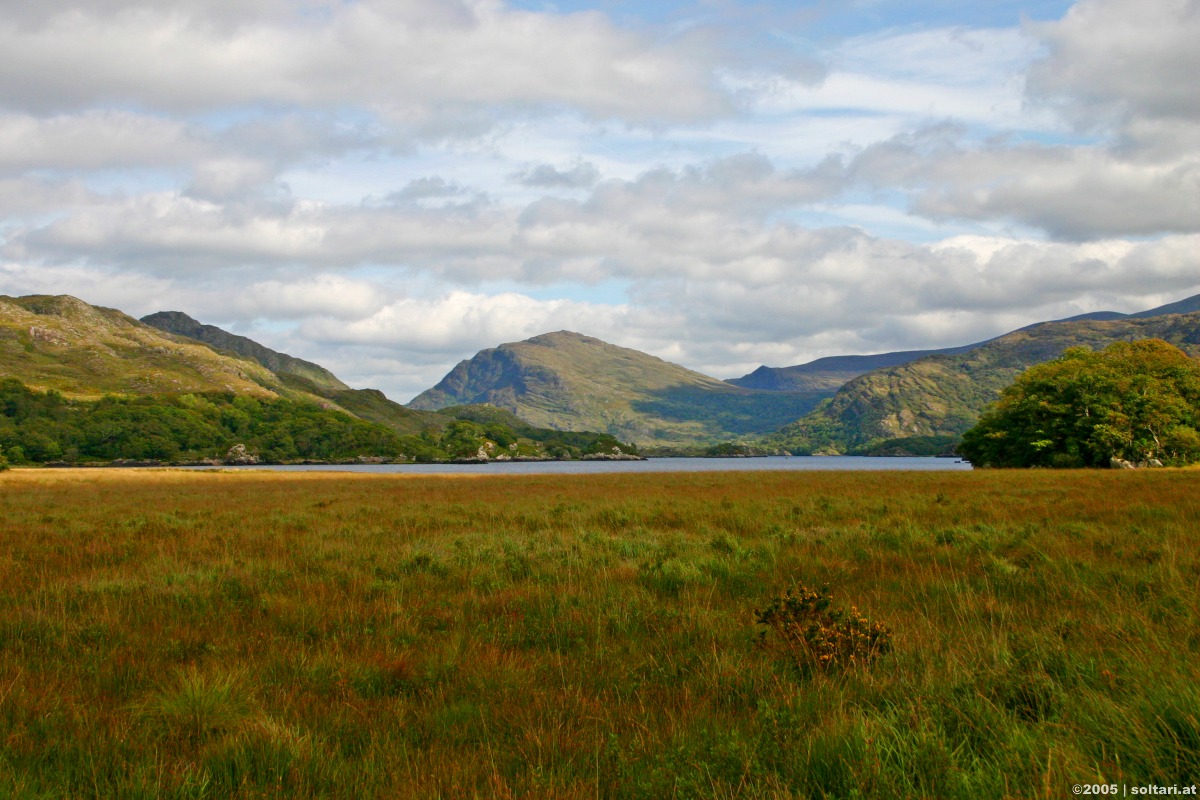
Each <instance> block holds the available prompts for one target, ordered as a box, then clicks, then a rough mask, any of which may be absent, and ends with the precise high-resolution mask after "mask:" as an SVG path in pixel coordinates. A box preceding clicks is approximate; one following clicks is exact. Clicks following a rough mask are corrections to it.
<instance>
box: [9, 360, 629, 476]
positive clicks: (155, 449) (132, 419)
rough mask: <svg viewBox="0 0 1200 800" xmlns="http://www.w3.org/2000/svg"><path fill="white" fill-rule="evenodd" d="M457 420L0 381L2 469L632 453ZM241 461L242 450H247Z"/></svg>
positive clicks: (565, 435) (582, 439)
mask: <svg viewBox="0 0 1200 800" xmlns="http://www.w3.org/2000/svg"><path fill="white" fill-rule="evenodd" d="M517 428H518V429H517V430H514V427H513V426H512V425H509V424H506V423H504V422H500V421H494V420H488V419H486V418H485V419H483V420H482V421H475V420H472V419H457V418H448V419H447V422H446V424H445V426H444V427H442V428H441V429H440V430H432V429H431V430H427V431H425V432H422V433H420V434H416V435H403V434H400V433H398V432H397V431H395V430H392V429H391V428H389V427H387V426H386V425H382V424H379V423H375V422H367V421H364V420H361V419H358V418H355V417H352V416H350V415H349V414H346V413H343V412H340V411H337V410H333V409H327V408H322V407H321V406H318V405H315V404H311V403H304V402H296V401H291V400H285V399H276V398H256V397H248V396H245V395H235V394H232V393H206V394H180V395H142V396H137V397H116V396H109V397H104V398H102V399H100V400H93V401H83V400H72V399H69V398H66V397H64V396H63V395H61V394H59V393H58V392H54V391H46V392H42V391H37V390H35V389H31V388H29V387H27V386H25V385H24V384H22V383H21V382H19V381H17V380H14V379H7V380H4V381H0V466H3V465H5V464H44V463H54V462H65V463H88V462H112V461H122V460H123V461H151V462H161V463H192V462H205V461H210V462H220V461H223V460H225V459H226V458H227V457H228V455H229V452H230V450H231V449H233V448H235V447H236V446H237V445H242V446H243V448H244V452H245V453H246V454H247V455H248V456H249V457H250V458H253V459H254V460H256V461H261V462H264V463H288V462H299V461H343V462H344V461H354V460H357V459H362V458H370V459H382V460H387V461H414V462H439V461H454V460H466V459H479V460H483V459H487V460H494V459H497V458H501V459H504V458H511V459H520V458H527V459H535V458H547V459H571V458H582V457H586V456H588V455H593V454H605V455H611V454H613V453H614V452H619V453H626V454H635V453H636V448H634V447H633V446H632V445H629V444H625V443H622V442H619V441H617V440H616V439H615V438H614V437H612V436H609V435H607V434H598V433H572V432H565V431H552V430H543V429H539V428H533V427H531V426H523V425H518V426H517ZM239 452H241V448H239Z"/></svg>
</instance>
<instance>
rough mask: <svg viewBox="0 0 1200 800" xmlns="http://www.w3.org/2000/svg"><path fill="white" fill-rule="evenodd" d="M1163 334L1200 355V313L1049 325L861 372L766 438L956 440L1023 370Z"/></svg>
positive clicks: (868, 443) (825, 443)
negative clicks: (1072, 351) (1083, 350)
mask: <svg viewBox="0 0 1200 800" xmlns="http://www.w3.org/2000/svg"><path fill="white" fill-rule="evenodd" d="M1148 338H1157V339H1164V340H1166V341H1168V342H1170V343H1171V344H1174V345H1175V346H1177V347H1179V348H1180V349H1181V350H1183V351H1184V352H1187V353H1188V354H1189V355H1192V356H1193V357H1195V356H1197V355H1200V314H1182V315H1169V316H1155V317H1145V318H1138V317H1132V316H1131V317H1123V318H1120V319H1115V320H1096V319H1083V320H1074V321H1064V322H1046V323H1043V324H1041V325H1035V326H1032V327H1029V328H1025V329H1022V330H1019V331H1014V332H1013V333H1010V334H1007V335H1005V336H1001V337H999V338H997V339H994V340H992V341H990V342H988V343H986V344H984V345H981V346H980V347H978V348H975V349H973V350H971V351H969V352H966V353H960V354H957V355H938V356H930V357H926V358H921V359H918V360H916V361H912V362H910V363H907V364H903V365H901V366H897V367H893V368H891V369H883V370H877V371H875V372H871V373H868V374H866V375H862V376H860V377H858V378H855V379H854V380H852V381H850V382H849V383H847V384H846V385H845V386H843V387H842V388H841V389H840V390H839V391H838V392H837V394H836V395H834V396H833V398H832V399H830V400H829V401H828V402H827V403H824V404H823V405H821V406H820V407H819V408H817V409H816V410H814V411H813V412H812V413H810V414H808V415H806V416H805V417H803V418H802V419H800V420H799V421H797V422H794V423H793V424H790V425H787V426H786V427H784V428H782V429H781V430H780V431H778V432H777V433H775V434H773V435H771V436H769V437H767V438H766V440H765V443H766V444H767V445H768V446H770V447H774V448H780V449H786V450H788V451H790V452H794V453H812V452H818V453H819V452H851V453H853V452H866V451H873V450H877V449H878V448H879V447H880V446H881V445H883V444H884V443H888V444H889V446H891V447H892V448H893V449H897V448H899V449H901V450H902V449H903V448H902V447H901V446H900V445H899V444H897V440H900V441H903V440H904V439H908V438H911V437H943V438H941V439H940V440H939V441H940V442H941V443H943V444H944V442H945V438H944V437H958V436H960V435H961V434H962V433H963V432H964V431H966V430H967V429H969V428H970V427H971V426H973V425H974V424H975V422H976V421H977V420H978V418H979V415H980V413H982V411H983V409H984V408H985V407H986V406H987V405H988V404H989V403H992V402H994V401H995V400H996V399H997V398H998V397H999V396H1000V391H1001V390H1002V389H1003V388H1004V387H1005V386H1008V385H1009V384H1010V383H1012V382H1013V380H1014V379H1015V378H1016V376H1017V375H1018V374H1020V373H1021V372H1022V371H1023V370H1025V369H1027V368H1028V367H1030V366H1033V365H1034V364H1040V363H1042V362H1045V361H1049V360H1051V359H1053V358H1057V357H1058V356H1059V355H1061V354H1062V352H1063V351H1064V350H1066V349H1067V348H1068V347H1075V346H1080V345H1082V346H1086V347H1090V348H1092V349H1099V348H1103V347H1105V346H1107V345H1108V344H1110V343H1112V342H1115V341H1133V340H1137V339H1148Z"/></svg>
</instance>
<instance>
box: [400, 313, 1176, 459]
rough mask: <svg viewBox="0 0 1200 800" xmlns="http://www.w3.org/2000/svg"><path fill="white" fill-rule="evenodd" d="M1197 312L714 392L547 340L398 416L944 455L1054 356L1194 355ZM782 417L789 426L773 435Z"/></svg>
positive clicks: (790, 371)
mask: <svg viewBox="0 0 1200 800" xmlns="http://www.w3.org/2000/svg"><path fill="white" fill-rule="evenodd" d="M1197 312H1200V295H1197V296H1195V297H1190V298H1187V299H1185V300H1181V301H1179V302H1175V303H1170V304H1168V305H1164V306H1159V307H1157V308H1153V309H1149V310H1147V311H1142V312H1138V313H1135V314H1122V313H1119V312H1115V311H1099V312H1092V313H1088V314H1080V315H1078V316H1074V317H1070V318H1068V319H1062V320H1055V321H1051V322H1043V323H1035V324H1032V325H1028V326H1026V327H1024V328H1021V329H1019V330H1016V331H1013V332H1011V333H1008V334H1004V335H1002V336H998V337H995V338H993V339H988V340H986V341H982V342H975V343H972V344H966V345H961V346H958V347H950V348H943V349H939V350H910V351H899V352H892V353H882V354H877V355H848V356H833V357H828V358H821V359H817V360H816V361H812V362H809V363H807V364H801V365H796V366H791V367H782V368H774V367H767V366H763V367H760V368H758V369H756V370H754V371H753V372H751V373H749V374H748V375H745V376H743V377H741V378H735V379H731V380H728V381H718V380H716V379H715V378H710V377H708V376H706V375H702V374H700V373H696V372H693V371H691V370H687V369H685V368H683V367H681V366H678V365H675V364H670V363H668V362H665V361H662V360H660V359H657V358H654V357H652V356H648V355H646V354H644V353H639V352H637V351H633V350H627V349H625V348H620V347H616V346H614V345H610V344H607V343H605V342H601V341H599V340H597V339H593V338H591V337H588V336H583V335H581V334H578V333H571V332H569V331H560V332H558V333H553V334H544V335H542V336H536V337H534V338H532V339H528V340H526V341H524V342H515V343H511V344H504V345H500V346H499V347H496V348H490V349H487V350H483V351H481V352H480V353H478V354H477V355H475V356H474V357H473V358H470V359H467V360H464V361H462V362H461V363H459V364H458V365H457V366H456V367H455V368H454V369H453V370H451V371H450V373H449V374H448V375H446V377H445V378H443V379H442V380H441V381H440V382H439V383H438V384H437V385H436V386H434V387H433V388H432V389H429V390H427V391H425V392H423V393H422V394H420V395H418V396H417V397H416V398H415V399H414V400H413V401H412V402H411V403H410V404H409V405H410V407H413V408H423V409H438V408H445V407H448V406H453V405H456V404H460V403H487V404H491V405H495V406H499V407H501V408H505V409H508V410H509V411H511V412H513V413H514V414H516V415H517V416H518V417H520V418H522V419H526V420H529V421H531V422H532V421H536V422H537V424H541V425H545V426H548V427H562V428H567V429H571V430H577V429H588V430H598V431H606V432H610V433H612V434H614V435H616V436H618V437H621V436H623V437H626V438H628V439H630V440H632V441H636V442H639V443H642V444H646V445H651V446H667V447H670V446H687V445H696V444H698V443H713V442H716V441H721V440H738V441H742V442H749V443H753V444H757V445H759V446H761V447H764V448H766V449H768V450H774V451H787V452H792V453H821V452H824V453H847V452H851V453H867V452H887V453H895V454H903V453H912V454H931V452H938V451H941V450H944V449H947V448H949V447H952V446H953V444H954V442H955V441H956V440H957V438H958V437H959V436H960V435H961V434H962V433H963V432H964V431H965V430H967V429H968V428H970V427H971V426H972V425H974V423H975V420H976V419H978V417H979V414H980V413H981V412H982V411H983V409H984V408H985V407H986V406H987V405H988V404H989V403H991V402H993V401H994V400H995V399H996V398H997V397H998V396H999V393H1000V390H1001V389H1003V388H1004V387H1005V386H1006V385H1008V384H1009V383H1011V382H1012V380H1013V379H1014V378H1015V377H1016V375H1017V374H1018V373H1019V372H1020V371H1021V370H1023V369H1026V368H1027V367H1029V366H1032V365H1033V364H1037V363H1041V362H1043V361H1048V360H1050V359H1052V358H1055V357H1057V356H1058V355H1059V354H1061V353H1062V352H1063V350H1065V349H1067V348H1068V347H1073V346H1078V345H1083V346H1088V347H1093V348H1098V347H1103V346H1105V345H1107V344H1108V343H1110V342H1112V341H1115V340H1118V339H1139V338H1147V337H1156V338H1162V339H1165V340H1167V341H1169V342H1171V343H1173V344H1176V345H1178V346H1180V347H1181V348H1182V349H1184V350H1185V351H1187V352H1189V353H1191V354H1196V353H1197V347H1196V343H1197V342H1198V341H1200V338H1198V337H1200V313H1197ZM731 387H734V388H736V389H737V390H740V391H731ZM797 412H798V413H797ZM789 414H795V415H796V416H794V417H793V418H792V419H790V420H788V421H787V422H782V423H781V422H780V420H781V419H782V418H784V417H786V416H787V415H789Z"/></svg>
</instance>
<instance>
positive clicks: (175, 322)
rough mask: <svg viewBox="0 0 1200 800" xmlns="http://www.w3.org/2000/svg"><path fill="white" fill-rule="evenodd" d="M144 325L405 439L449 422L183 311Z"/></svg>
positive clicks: (149, 319)
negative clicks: (240, 362) (246, 363)
mask: <svg viewBox="0 0 1200 800" xmlns="http://www.w3.org/2000/svg"><path fill="white" fill-rule="evenodd" d="M141 321H142V322H143V323H145V324H146V325H150V326H152V327H154V328H158V329H159V330H162V331H165V332H167V333H171V334H174V335H175V336H181V337H184V338H186V339H193V340H195V341H197V342H202V343H203V344H205V345H207V346H208V347H210V348H212V349H213V350H215V351H216V352H218V353H220V352H226V353H230V354H233V355H236V356H238V357H241V358H245V359H249V360H251V361H254V362H256V363H258V364H259V365H261V366H263V367H265V368H266V369H267V370H269V371H270V372H271V373H272V374H273V375H274V376H275V377H276V378H277V379H278V380H279V382H280V383H281V384H282V386H283V387H284V389H283V393H284V394H289V393H294V394H299V395H300V396H302V397H308V398H310V399H311V398H316V399H320V400H325V401H328V402H331V403H334V404H336V405H337V407H338V408H340V409H341V410H343V411H346V412H348V413H350V414H352V415H353V416H356V417H358V418H360V419H365V420H367V421H369V422H378V423H381V424H383V425H387V426H388V427H389V428H392V429H393V430H396V431H398V432H400V433H419V432H421V431H424V430H440V429H441V428H443V427H445V425H446V421H445V419H444V418H442V417H438V416H433V415H430V414H427V413H424V412H421V411H415V410H413V409H410V408H405V407H404V406H402V405H401V404H399V403H397V402H394V401H392V400H389V399H388V398H387V397H386V396H384V394H383V392H381V391H379V390H378V389H351V388H350V387H349V386H347V385H346V384H345V383H343V382H342V381H341V380H339V379H338V378H337V376H336V375H334V374H333V373H332V372H330V371H329V370H327V369H325V368H324V367H322V366H320V365H319V364H314V363H312V362H311V361H305V360H304V359H301V358H296V357H295V356H290V355H288V354H287V353H280V352H278V351H276V350H272V349H270V348H269V347H265V346H263V345H261V344H259V343H258V342H256V341H254V340H253V339H249V338H247V337H245V336H238V335H237V334H234V333H229V332H228V331H225V330H222V329H221V328H218V327H217V326H215V325H205V324H202V323H200V322H198V321H196V320H195V319H192V318H191V317H189V316H188V315H187V314H184V313H183V312H182V311H159V312H157V313H154V314H150V315H148V316H145V317H142V319H141Z"/></svg>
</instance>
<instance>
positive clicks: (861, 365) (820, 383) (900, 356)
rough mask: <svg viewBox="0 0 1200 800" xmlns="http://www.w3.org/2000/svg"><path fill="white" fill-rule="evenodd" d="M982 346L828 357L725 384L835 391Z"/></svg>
mask: <svg viewBox="0 0 1200 800" xmlns="http://www.w3.org/2000/svg"><path fill="white" fill-rule="evenodd" d="M980 344H982V342H979V343H976V344H967V345H962V346H961V347H947V348H945V349H942V350H902V351H899V352H895V353H879V354H877V355H870V356H828V357H826V358H818V359H817V360H816V361H810V362H808V363H807V364H799V365H797V366H794V367H765V366H764V367H759V368H758V369H756V370H754V371H753V372H751V373H749V374H747V375H743V376H742V377H740V378H731V379H729V380H728V381H726V383H732V384H733V385H734V386H741V387H743V388H745V389H759V390H763V391H769V392H804V391H827V392H833V391H836V390H837V389H839V388H840V387H841V386H842V385H844V384H845V383H846V382H847V381H849V380H851V379H853V378H857V377H858V376H859V375H865V374H866V373H868V372H871V371H873V370H877V369H886V368H887V367H896V366H899V365H901V364H907V363H908V362H910V361H916V360H917V359H918V358H924V357H926V356H933V355H953V354H955V353H965V352H967V351H968V350H972V349H974V348H976V347H979V345H980Z"/></svg>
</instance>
